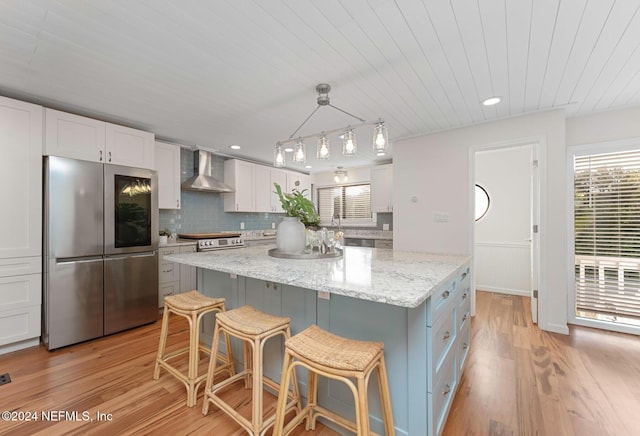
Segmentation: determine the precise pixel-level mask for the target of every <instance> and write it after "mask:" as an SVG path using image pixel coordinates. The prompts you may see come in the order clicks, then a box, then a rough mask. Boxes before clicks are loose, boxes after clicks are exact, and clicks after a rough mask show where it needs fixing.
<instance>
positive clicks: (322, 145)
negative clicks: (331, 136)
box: [316, 135, 331, 159]
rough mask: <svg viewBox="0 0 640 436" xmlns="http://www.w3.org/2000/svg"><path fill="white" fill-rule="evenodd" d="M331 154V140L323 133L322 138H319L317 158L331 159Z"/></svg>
mask: <svg viewBox="0 0 640 436" xmlns="http://www.w3.org/2000/svg"><path fill="white" fill-rule="evenodd" d="M330 155H331V151H330V150H329V140H328V139H327V137H326V136H324V135H322V136H321V137H320V139H318V150H317V152H316V158H318V159H329V156H330Z"/></svg>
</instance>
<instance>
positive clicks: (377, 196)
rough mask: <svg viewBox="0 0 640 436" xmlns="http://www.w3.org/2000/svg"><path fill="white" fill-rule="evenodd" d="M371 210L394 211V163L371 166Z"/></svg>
mask: <svg viewBox="0 0 640 436" xmlns="http://www.w3.org/2000/svg"><path fill="white" fill-rule="evenodd" d="M371 211H372V212H393V165H392V164H390V165H380V166H377V167H373V168H371Z"/></svg>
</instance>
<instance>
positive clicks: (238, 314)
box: [202, 306, 300, 436]
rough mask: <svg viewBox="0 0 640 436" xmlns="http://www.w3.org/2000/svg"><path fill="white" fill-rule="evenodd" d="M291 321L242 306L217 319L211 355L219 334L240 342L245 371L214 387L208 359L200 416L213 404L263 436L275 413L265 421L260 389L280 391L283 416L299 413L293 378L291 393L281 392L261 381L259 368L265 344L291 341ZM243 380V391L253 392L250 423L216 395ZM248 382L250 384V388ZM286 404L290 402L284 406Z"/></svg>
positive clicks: (270, 382) (271, 383)
mask: <svg viewBox="0 0 640 436" xmlns="http://www.w3.org/2000/svg"><path fill="white" fill-rule="evenodd" d="M290 321H291V320H290V319H289V318H286V317H280V316H274V315H270V314H267V313H264V312H261V311H259V310H257V309H255V308H254V307H252V306H242V307H239V308H237V309H233V310H230V311H228V312H224V313H221V314H220V315H218V317H217V320H216V326H215V329H214V332H213V345H212V350H213V351H212V352H214V353H215V351H216V348H217V346H218V338H219V336H220V333H221V332H222V333H225V334H229V335H231V336H233V337H236V338H239V339H241V340H242V341H243V343H244V370H242V371H241V372H239V373H237V374H236V375H234V376H231V377H230V378H227V379H225V380H223V381H221V382H219V383H217V384H216V385H213V375H214V373H215V372H216V371H217V370H216V365H217V363H216V361H215V360H214V359H211V361H210V363H209V373H208V376H207V384H206V385H205V390H204V404H203V405H202V414H203V415H206V414H207V413H208V412H209V403H213V404H215V405H216V406H218V407H219V408H220V409H221V410H222V411H224V412H225V413H226V414H227V415H229V416H230V417H231V418H232V419H233V420H234V421H236V422H237V423H238V424H240V425H241V426H242V427H243V428H244V429H245V430H246V431H247V432H249V434H251V435H255V436H258V435H263V434H264V433H265V432H266V431H267V429H268V428H269V427H270V426H271V425H272V424H273V422H274V420H275V413H274V414H273V415H272V416H268V417H266V419H265V417H263V413H264V412H263V385H266V386H268V387H270V388H272V389H273V390H274V391H276V392H278V391H280V395H281V396H282V399H283V402H282V409H283V411H284V412H283V413H284V414H286V413H287V411H289V410H292V409H295V410H297V411H300V392H299V390H298V381H297V379H296V377H295V374H294V375H293V376H292V377H291V378H290V379H291V380H292V389H291V391H290V390H289V383H287V385H286V386H285V387H283V388H281V387H280V385H279V384H278V383H276V382H275V381H273V380H271V379H269V378H267V377H264V375H263V367H262V362H263V360H262V359H263V350H264V345H265V342H266V341H267V340H268V339H270V338H272V337H275V336H277V335H283V336H284V338H285V340H286V339H288V338H290V337H291V330H290V328H289V323H290ZM242 378H244V384H245V388H249V387H251V388H252V389H253V392H252V399H251V401H252V413H251V421H249V420H248V419H247V418H245V417H244V416H242V415H241V414H239V413H238V412H237V411H235V410H234V409H233V408H232V407H231V406H230V405H229V404H227V403H226V402H225V401H224V400H223V399H222V398H220V396H219V395H218V392H219V391H220V390H221V389H223V388H224V387H226V386H228V385H230V384H232V383H234V382H236V381H237V380H239V379H242ZM249 380H252V383H251V384H250V383H249ZM287 400H289V401H288V402H287Z"/></svg>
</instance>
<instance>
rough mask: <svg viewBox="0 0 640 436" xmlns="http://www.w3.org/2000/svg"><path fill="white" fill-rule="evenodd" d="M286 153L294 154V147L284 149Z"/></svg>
mask: <svg viewBox="0 0 640 436" xmlns="http://www.w3.org/2000/svg"><path fill="white" fill-rule="evenodd" d="M284 151H286V152H287V153H292V152H293V148H292V147H287V148H285V149H284Z"/></svg>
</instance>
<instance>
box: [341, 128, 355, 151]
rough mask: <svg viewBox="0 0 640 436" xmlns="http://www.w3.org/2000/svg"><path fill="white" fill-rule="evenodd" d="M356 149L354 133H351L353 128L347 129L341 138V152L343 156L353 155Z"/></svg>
mask: <svg viewBox="0 0 640 436" xmlns="http://www.w3.org/2000/svg"><path fill="white" fill-rule="evenodd" d="M357 149H358V144H357V143H356V135H355V134H354V133H353V130H351V129H349V130H347V131H346V132H345V133H344V136H343V138H342V154H343V155H344V156H353V155H354V154H356V150H357Z"/></svg>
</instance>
